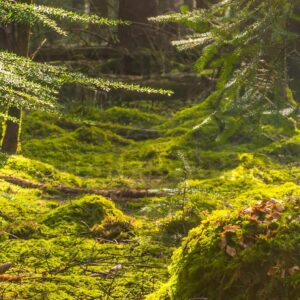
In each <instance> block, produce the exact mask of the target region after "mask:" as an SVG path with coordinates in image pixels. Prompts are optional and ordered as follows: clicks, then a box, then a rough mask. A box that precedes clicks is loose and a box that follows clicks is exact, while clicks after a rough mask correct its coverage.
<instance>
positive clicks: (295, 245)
mask: <svg viewBox="0 0 300 300" xmlns="http://www.w3.org/2000/svg"><path fill="white" fill-rule="evenodd" d="M299 204H300V202H299V200H298V199H294V200H289V201H286V202H283V201H279V200H276V199H271V200H268V201H267V200H266V201H264V202H259V203H257V204H256V205H254V206H252V207H251V208H247V209H246V210H243V211H238V212H235V213H232V212H226V211H224V212H215V213H214V214H213V215H212V216H211V217H209V218H208V219H207V220H206V221H204V222H203V223H202V225H201V226H199V227H198V228H196V229H194V230H192V231H191V232H190V234H189V236H188V237H187V238H186V239H185V240H184V242H183V244H182V246H181V248H179V249H178V250H177V251H176V252H175V254H174V257H173V264H172V266H171V269H170V271H171V275H172V277H171V279H170V282H169V283H168V284H167V285H165V286H163V287H162V288H161V290H160V291H158V292H157V293H155V294H153V295H150V296H149V297H148V298H147V299H149V300H150V299H151V300H154V299H164V300H165V299H182V300H188V299H191V298H201V297H205V298H209V299H297V297H298V296H299V292H300V287H299V285H297V284H295V283H296V282H298V278H299V267H298V265H297V264H298V262H299V253H300V248H299V245H300V244H299V241H300V236H299V221H298V218H299V212H300V206H299ZM274 225H276V226H274ZM216 283H218V287H217V288H216Z"/></svg>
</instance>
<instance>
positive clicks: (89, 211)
mask: <svg viewBox="0 0 300 300" xmlns="http://www.w3.org/2000/svg"><path fill="white" fill-rule="evenodd" d="M165 111H166V110H165V109H163V108H162V107H157V108H151V109H148V108H147V109H146V108H145V107H143V106H142V107H138V108H124V107H123V108H121V107H111V108H108V109H106V110H105V111H99V110H97V109H91V110H90V111H88V112H85V118H84V119H80V118H78V117H77V118H73V117H71V116H70V117H58V116H53V115H49V114H47V113H37V112H35V113H31V114H26V116H25V118H24V126H23V131H22V155H16V156H10V157H7V156H5V155H2V157H1V162H2V165H1V168H0V177H1V176H2V177H1V178H2V179H0V198H1V201H0V227H1V228H0V229H1V232H0V240H1V247H0V262H1V263H6V262H12V263H13V264H14V267H13V268H11V269H10V270H9V271H7V274H8V275H7V274H5V276H4V275H0V295H1V296H0V297H2V298H1V299H32V300H34V299H36V300H40V299H49V300H54V299H59V300H62V299H84V300H86V299H107V300H108V299H144V297H145V295H147V294H150V293H152V292H154V291H155V290H156V289H157V288H159V287H160V286H161V284H162V283H164V282H166V281H167V280H168V265H169V263H170V261H171V256H172V253H173V250H174V249H175V248H176V247H178V246H179V245H180V243H181V241H182V238H183V237H185V236H186V235H187V233H188V231H189V230H190V229H191V228H193V227H196V226H197V225H199V224H200V223H201V221H202V220H203V219H205V218H207V217H208V216H209V215H210V213H211V212H213V211H216V210H222V211H224V210H227V211H233V210H237V209H241V208H244V207H247V206H249V205H251V204H253V203H255V202H257V201H258V200H262V199H266V198H270V197H274V198H278V199H285V198H287V197H291V196H293V195H299V194H300V186H299V185H298V184H299V182H300V165H299V164H298V162H297V159H296V157H297V155H298V153H300V143H299V141H300V134H299V131H298V129H297V126H296V125H295V124H294V123H293V122H292V121H290V120H287V121H285V120H283V119H282V120H279V121H280V122H276V123H275V124H272V125H265V124H261V125H260V127H259V128H256V129H254V130H253V127H252V128H250V127H247V124H243V123H241V122H236V120H235V119H233V118H231V117H226V118H225V119H224V128H225V129H224V130H223V131H222V132H220V128H219V125H218V120H217V119H215V118H214V112H213V111H210V110H209V109H208V108H207V107H206V106H205V104H203V103H200V104H198V105H196V106H194V107H192V108H184V109H180V110H178V111H177V112H173V111H171V112H168V113H166V112H165ZM161 112H164V113H161ZM267 118H268V116H266V119H267ZM266 123H267V122H266ZM282 128H284V130H282ZM8 176H13V177H14V178H19V179H23V180H27V182H30V183H32V184H33V185H32V186H26V187H25V186H24V185H22V184H20V182H15V184H14V183H12V182H11V181H10V182H8V181H7V180H5V178H6V179H7V178H8ZM39 185H40V186H39ZM44 185H46V186H47V188H46V189H43V188H40V187H41V186H44ZM59 186H64V187H69V188H71V189H74V188H76V189H79V191H78V193H69V192H68V191H66V192H64V191H62V190H61V189H59V188H57V187H59ZM91 189H109V190H114V191H120V190H129V189H146V190H149V189H155V190H156V191H161V190H163V189H167V191H168V193H169V194H168V195H157V196H156V197H143V198H130V197H124V196H122V195H121V196H120V195H119V196H118V195H117V196H116V197H113V199H105V198H103V197H102V196H99V195H91V194H90V193H85V191H88V190H91Z"/></svg>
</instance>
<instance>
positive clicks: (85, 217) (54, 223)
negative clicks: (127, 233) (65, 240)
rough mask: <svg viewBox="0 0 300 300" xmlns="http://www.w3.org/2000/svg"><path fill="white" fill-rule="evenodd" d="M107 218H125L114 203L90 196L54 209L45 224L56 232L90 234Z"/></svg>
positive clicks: (45, 219) (47, 216) (46, 218)
mask: <svg viewBox="0 0 300 300" xmlns="http://www.w3.org/2000/svg"><path fill="white" fill-rule="evenodd" d="M107 216H113V217H116V218H118V217H119V218H124V216H123V213H122V212H121V211H120V210H118V209H117V208H116V207H115V205H114V204H113V202H111V201H109V200H107V199H105V198H103V197H101V196H94V195H89V196H84V197H82V198H80V199H77V200H74V201H72V202H71V203H69V204H66V205H61V206H59V207H57V208H55V209H53V210H52V211H51V212H50V213H48V214H47V215H46V216H45V218H44V221H43V223H44V224H45V225H47V226H48V227H50V228H53V229H55V230H63V231H70V232H89V231H90V230H92V227H93V226H94V225H96V224H100V223H101V222H102V221H103V220H104V219H105V217H107Z"/></svg>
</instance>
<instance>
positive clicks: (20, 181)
mask: <svg viewBox="0 0 300 300" xmlns="http://www.w3.org/2000/svg"><path fill="white" fill-rule="evenodd" d="M0 179H2V180H5V181H6V182H9V183H12V184H15V185H17V186H20V187H22V188H30V189H40V190H43V191H46V192H51V191H53V190H57V191H59V192H62V193H65V194H74V195H80V194H88V195H99V196H103V197H107V198H112V199H120V198H132V199H137V198H145V197H163V196H167V195H170V194H172V191H169V190H147V189H121V190H113V189H112V190H106V189H87V188H76V187H69V186H65V185H62V184H60V185H55V186H51V185H47V184H43V183H34V182H31V181H29V180H27V179H24V178H18V177H15V176H11V175H3V174H0Z"/></svg>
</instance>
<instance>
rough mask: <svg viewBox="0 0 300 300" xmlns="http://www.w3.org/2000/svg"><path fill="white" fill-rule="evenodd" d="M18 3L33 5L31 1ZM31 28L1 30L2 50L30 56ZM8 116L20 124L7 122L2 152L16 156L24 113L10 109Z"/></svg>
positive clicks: (16, 25) (24, 0)
mask: <svg viewBox="0 0 300 300" xmlns="http://www.w3.org/2000/svg"><path fill="white" fill-rule="evenodd" d="M18 2H23V3H31V2H32V1H31V0H23V1H22V0H20V1H18ZM29 38H30V27H29V26H26V25H24V24H21V25H20V24H10V25H7V26H6V27H5V28H1V29H0V43H1V45H0V48H1V49H2V50H7V51H10V52H14V53H15V54H17V55H20V56H25V57H26V56H28V51H29ZM8 116H10V117H12V118H14V119H16V120H18V123H16V122H13V121H12V120H7V121H6V122H5V126H4V128H3V130H4V133H3V140H2V151H3V152H6V153H8V154H15V153H16V152H17V149H18V144H19V135H20V128H21V127H20V126H21V125H20V124H21V119H22V111H21V110H20V109H19V108H17V107H13V106H11V107H9V108H8Z"/></svg>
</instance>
